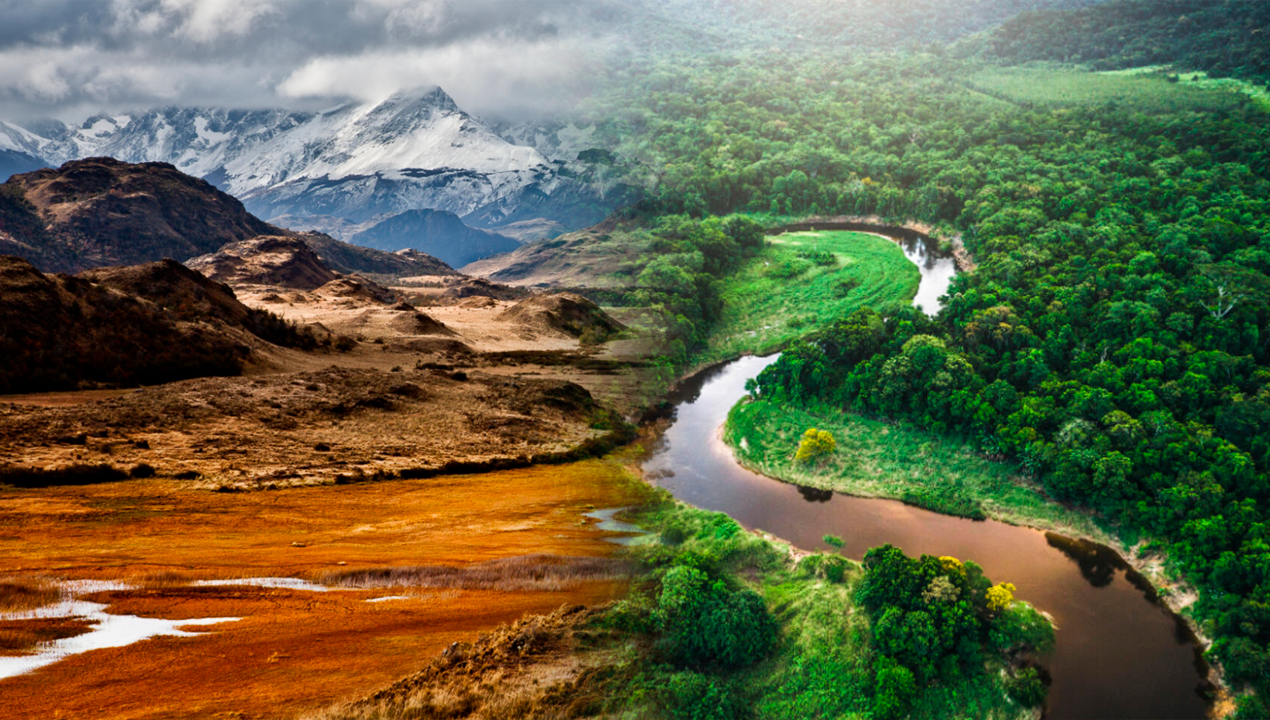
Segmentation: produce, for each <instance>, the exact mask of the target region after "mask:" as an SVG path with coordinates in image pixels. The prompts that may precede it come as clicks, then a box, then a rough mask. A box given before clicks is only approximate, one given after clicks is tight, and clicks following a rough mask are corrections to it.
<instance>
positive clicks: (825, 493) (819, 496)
mask: <svg viewBox="0 0 1270 720" xmlns="http://www.w3.org/2000/svg"><path fill="white" fill-rule="evenodd" d="M795 487H797V488H798V494H799V495H802V496H803V499H804V500H806V501H807V502H810V503H827V502H829V501H830V500H832V499H833V491H832V490H821V489H820V488H814V487H806V486H805V485H797V486H795Z"/></svg>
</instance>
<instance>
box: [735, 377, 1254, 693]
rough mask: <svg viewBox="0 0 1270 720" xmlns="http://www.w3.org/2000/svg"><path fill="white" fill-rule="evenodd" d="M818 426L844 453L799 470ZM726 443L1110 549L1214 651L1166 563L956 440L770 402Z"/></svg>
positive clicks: (775, 471) (774, 466)
mask: <svg viewBox="0 0 1270 720" xmlns="http://www.w3.org/2000/svg"><path fill="white" fill-rule="evenodd" d="M811 427H814V428H817V429H820V430H826V431H828V432H830V433H831V434H832V435H833V436H834V438H835V441H836V443H837V447H836V449H835V451H834V452H833V453H831V454H830V455H829V456H828V457H826V458H824V459H822V460H820V461H818V462H816V463H812V464H800V463H798V462H796V461H795V459H794V455H795V452H796V450H797V448H798V443H799V440H800V439H801V436H802V433H803V432H804V431H805V430H806V429H807V428H811ZM720 440H721V442H722V443H723V444H725V445H726V446H727V447H728V448H729V450H730V452H731V453H732V454H733V456H734V457H735V459H736V461H737V462H738V463H739V464H740V465H741V466H742V467H744V468H746V469H747V470H750V471H752V472H755V473H758V474H760V475H763V476H764V477H768V478H771V479H773V480H776V481H779V482H783V483H789V484H793V485H797V486H800V487H809V488H817V489H821V490H827V491H832V492H838V493H843V494H845V495H850V496H853V497H861V498H879V499H885V500H895V501H900V502H904V503H906V504H910V505H915V506H917V507H921V508H923V509H926V510H931V511H934V512H938V513H943V514H947V515H953V516H960V517H967V518H971V519H991V520H995V521H998V522H1003V523H1007V524H1010V525H1016V526H1020V527H1025V528H1032V529H1036V530H1043V531H1047V532H1054V533H1058V534H1060V535H1062V536H1066V537H1068V538H1073V539H1076V540H1079V541H1087V542H1092V543H1097V544H1099V545H1102V546H1106V547H1108V548H1110V549H1112V550H1114V552H1115V553H1116V554H1117V555H1118V556H1119V559H1120V560H1121V561H1122V562H1123V563H1125V565H1126V567H1129V568H1132V569H1133V570H1134V571H1136V573H1137V574H1138V575H1139V576H1140V577H1141V578H1143V580H1144V581H1145V582H1147V583H1149V585H1150V589H1151V593H1152V594H1153V595H1154V597H1155V598H1156V599H1157V600H1158V602H1160V603H1161V604H1162V605H1164V606H1165V607H1167V608H1168V609H1169V610H1170V611H1171V612H1172V613H1173V614H1174V615H1176V616H1177V617H1178V618H1179V619H1180V620H1181V621H1183V622H1184V623H1185V624H1186V627H1187V628H1188V631H1189V633H1190V634H1192V635H1193V636H1194V637H1195V639H1196V641H1197V642H1198V643H1199V644H1200V647H1201V648H1202V649H1203V650H1207V649H1208V648H1209V647H1210V646H1211V645H1212V639H1211V638H1210V637H1209V636H1208V635H1207V634H1206V633H1204V631H1203V628H1202V627H1201V626H1200V625H1199V624H1198V623H1197V622H1196V621H1195V620H1194V618H1193V617H1192V615H1191V613H1190V608H1191V605H1192V603H1194V602H1195V601H1196V600H1197V599H1198V594H1197V592H1196V591H1195V589H1194V588H1193V587H1192V586H1190V585H1189V583H1187V582H1186V581H1185V580H1184V579H1183V578H1181V577H1180V576H1179V575H1178V574H1176V573H1174V572H1170V568H1169V565H1168V563H1167V559H1166V558H1165V557H1163V556H1161V555H1160V554H1158V553H1154V552H1144V548H1145V547H1146V543H1145V542H1142V541H1140V540H1137V539H1126V538H1125V537H1123V536H1122V535H1121V534H1120V533H1119V532H1117V529H1116V528H1115V527H1113V526H1111V525H1109V524H1106V523H1104V522H1101V521H1100V520H1099V519H1098V518H1097V517H1096V516H1094V515H1093V514H1091V513H1089V512H1087V511H1081V510H1078V509H1074V508H1070V507H1068V506H1066V505H1063V504H1061V503H1059V502H1058V501H1056V500H1054V499H1052V498H1050V497H1049V496H1048V495H1047V494H1046V493H1045V491H1044V489H1043V488H1042V487H1041V486H1040V485H1039V484H1038V483H1037V482H1036V481H1035V480H1034V479H1033V478H1030V477H1028V476H1026V475H1025V474H1024V473H1022V472H1021V471H1020V470H1019V469H1018V468H1017V467H1016V466H1015V465H1013V464H1011V463H1007V462H1004V461H1000V460H994V459H988V458H984V457H982V456H980V455H978V454H976V453H974V452H972V451H971V450H969V449H968V448H967V447H966V446H965V445H964V444H962V443H960V442H958V441H956V440H953V439H949V438H946V437H943V436H940V435H937V434H934V433H929V432H925V431H922V430H920V429H917V428H912V427H908V426H905V425H903V424H892V423H885V422H882V421H879V420H874V419H870V418H865V417H863V416H860V415H855V414H852V413H848V412H842V411H840V410H836V409H833V408H816V409H814V410H806V409H799V408H792V407H789V406H777V405H775V404H773V403H771V402H768V401H764V400H745V401H742V402H741V403H738V404H737V405H736V406H735V407H733V408H732V410H731V412H730V413H729V415H728V420H727V423H726V424H725V425H724V426H723V428H722V431H721V434H720ZM1207 672H1208V680H1209V682H1211V683H1212V684H1213V685H1214V686H1215V687H1216V688H1217V689H1218V697H1217V702H1216V703H1215V705H1214V707H1215V708H1218V709H1217V710H1215V714H1214V717H1224V716H1225V715H1227V714H1229V713H1230V712H1232V711H1233V705H1232V704H1231V703H1230V702H1229V699H1230V693H1229V688H1227V687H1226V685H1225V683H1224V679H1223V677H1222V674H1221V671H1220V669H1219V668H1217V667H1216V666H1212V665H1208V666H1207ZM1221 708H1224V710H1223V709H1221Z"/></svg>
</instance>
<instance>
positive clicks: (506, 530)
mask: <svg viewBox="0 0 1270 720" xmlns="http://www.w3.org/2000/svg"><path fill="white" fill-rule="evenodd" d="M639 495H640V486H639V485H638V484H635V483H633V482H631V481H630V479H629V476H628V475H627V474H626V473H625V471H624V470H623V469H622V467H621V466H620V465H618V464H616V463H610V462H606V461H587V462H581V463H575V464H572V465H565V466H539V467H533V468H527V469H523V470H512V471H506V472H498V473H488V474H481V475H467V476H447V477H438V478H432V479H427V480H402V481H391V482H383V483H366V484H359V485H347V486H326V487H312V488H303V489H296V490H285V491H274V492H268V491H265V492H254V493H215V492H209V491H205V490H190V489H187V488H184V487H183V486H182V484H181V483H178V482H175V481H171V480H136V481H129V482H124V483H118V484H111V485H98V486H88V487H77V488H50V489H44V490H7V491H0V553H2V554H3V557H4V558H5V567H4V568H3V573H4V574H5V575H6V576H7V577H8V578H9V579H12V580H16V581H18V582H23V581H25V582H32V581H39V580H41V579H59V580H84V579H94V580H119V581H123V582H126V583H129V584H131V585H133V586H135V589H132V590H122V591H111V592H101V593H96V594H94V595H90V596H88V598H87V599H91V600H93V601H96V602H103V603H108V604H109V605H110V607H109V608H108V612H110V613H112V614H131V615H140V616H143V617H161V618H168V619H185V618H207V617H240V618H242V619H241V620H240V621H237V622H230V623H224V624H221V625H214V626H200V627H197V628H190V629H191V630H193V631H197V632H199V633H201V634H200V635H199V636H197V637H184V638H178V637H159V638H153V639H150V640H145V641H142V642H140V643H136V644H134V645H130V646H127V647H123V648H116V649H103V650H94V651H90V652H88V653H85V654H81V655H77V656H73V657H71V658H69V659H66V660H63V661H61V662H59V663H57V664H54V665H50V666H48V667H45V668H43V669H39V670H36V671H34V672H31V673H28V674H26V675H21V676H18V677H14V678H9V679H6V680H0V718H4V719H6V720H7V719H8V718H24V719H26V718H30V719H32V720H39V719H42V718H92V719H93V720H112V719H122V718H241V719H247V718H285V717H292V716H294V715H297V714H299V713H301V712H303V711H306V710H310V709H314V708H320V707H325V706H327V705H329V704H330V703H332V702H333V701H339V700H343V699H349V698H355V697H358V696H361V695H365V694H367V693H369V692H372V691H374V690H376V689H378V688H380V687H382V686H384V685H387V684H389V683H391V682H392V681H394V680H396V679H398V678H400V677H402V676H404V675H407V674H409V673H410V672H412V671H414V670H416V669H418V668H420V667H422V666H423V665H424V664H425V663H427V662H428V661H429V660H430V659H431V658H432V657H433V656H434V655H435V654H436V653H437V652H439V651H440V650H442V649H444V648H445V647H446V646H447V645H449V644H450V643H452V642H454V641H457V640H471V639H473V638H474V637H476V636H477V635H479V634H480V632H482V631H486V630H490V629H492V628H494V627H495V626H497V625H499V624H501V623H505V622H510V621H513V620H515V619H517V618H519V617H520V616H522V615H523V614H525V613H545V612H549V611H551V610H553V609H555V608H557V607H559V606H560V605H562V604H566V603H567V604H589V603H598V602H605V601H608V600H610V599H613V598H616V597H618V596H619V595H621V593H622V592H623V591H624V583H623V582H622V581H621V580H620V579H614V577H613V576H605V575H599V576H597V579H586V578H585V577H584V578H583V579H571V580H570V581H568V582H565V583H563V584H561V585H560V586H559V587H555V586H547V585H543V586H541V587H537V586H529V587H528V589H520V590H515V589H510V590H509V589H501V588H499V587H497V586H493V587H490V586H488V583H487V584H486V585H485V586H482V588H481V589H472V588H471V586H470V585H465V586H462V587H437V586H435V585H433V586H429V587H425V588H414V589H412V588H409V587H378V588H374V589H345V588H338V589H333V590H332V591H330V592H310V591H304V590H287V589H278V588H261V587H251V586H218V587H193V586H190V585H188V584H187V582H188V581H191V580H196V579H232V578H247V577H297V578H304V579H314V580H320V579H322V578H323V577H332V576H335V575H338V574H340V573H347V572H350V571H355V570H358V569H363V568H364V569H378V568H392V567H403V568H405V567H416V568H417V567H423V568H427V567H429V566H437V565H447V566H466V565H470V564H473V563H478V562H486V561H490V560H497V559H501V558H514V557H518V556H523V555H532V554H541V553H545V554H554V555H562V556H588V557H598V556H606V555H610V554H612V552H613V550H614V548H615V546H614V545H613V544H612V543H608V542H605V540H604V537H605V533H603V532H601V531H598V530H597V529H596V528H594V527H593V522H592V521H588V520H587V519H586V518H583V517H582V514H583V513H584V512H587V511H588V510H589V509H591V508H592V507H595V508H604V507H615V506H622V505H628V504H631V503H632V502H636V501H637V500H638V497H639ZM494 566H495V567H500V566H499V565H498V564H497V563H496V564H494ZM406 576H407V577H409V576H410V574H409V573H407V574H406ZM509 587H512V588H516V587H521V588H524V587H526V586H524V585H523V584H520V585H517V584H515V583H509ZM395 596H407V599H404V600H390V601H386V602H377V603H369V602H366V601H367V600H368V599H371V598H375V597H395ZM20 624H21V623H8V624H7V625H6V628H5V629H6V630H10V631H15V632H16V631H19V630H20V628H17V627H14V628H10V627H8V625H20Z"/></svg>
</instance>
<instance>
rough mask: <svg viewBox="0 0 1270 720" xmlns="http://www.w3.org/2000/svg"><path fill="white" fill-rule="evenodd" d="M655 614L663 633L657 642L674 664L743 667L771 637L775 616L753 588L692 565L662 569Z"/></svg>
mask: <svg viewBox="0 0 1270 720" xmlns="http://www.w3.org/2000/svg"><path fill="white" fill-rule="evenodd" d="M654 619H655V621H656V623H657V626H658V629H660V630H661V631H662V633H663V634H662V637H661V640H660V641H659V647H660V649H661V651H662V652H663V654H664V655H665V656H666V659H667V660H669V661H670V662H671V663H673V664H674V665H676V666H678V667H693V668H716V667H717V668H723V669H733V668H741V667H747V666H749V665H752V664H754V663H755V662H758V661H759V660H761V659H762V658H763V657H764V656H766V655H767V654H768V653H769V652H770V651H771V649H772V647H773V645H774V644H775V642H776V622H775V621H774V620H773V619H772V616H771V615H770V614H769V613H768V611H767V606H766V605H765V604H764V603H763V599H762V598H761V597H759V596H758V594H757V593H755V592H754V591H752V590H748V589H744V588H742V589H733V588H730V587H728V586H727V585H726V584H725V583H724V582H723V581H721V580H712V579H711V578H710V576H709V575H707V574H706V573H705V572H704V571H702V570H699V569H697V568H695V567H688V566H684V565H678V566H676V567H673V568H671V569H670V571H669V572H667V573H666V576H665V577H664V578H663V579H662V588H661V595H660V596H659V598H658V603H657V609H656V611H655V612H654Z"/></svg>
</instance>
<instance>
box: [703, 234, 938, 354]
mask: <svg viewBox="0 0 1270 720" xmlns="http://www.w3.org/2000/svg"><path fill="white" fill-rule="evenodd" d="M920 279H921V276H920V274H919V273H918V270H917V267H916V266H915V265H913V264H912V263H911V262H909V260H908V258H906V257H904V252H903V251H902V250H901V249H900V247H899V246H898V245H896V244H895V243H893V242H891V241H889V240H886V239H884V238H880V237H877V236H876V235H869V234H867V233H858V232H840V231H829V232H799V233H785V234H783V235H776V236H772V237H769V238H768V245H767V247H765V248H764V249H763V250H762V251H761V252H760V253H759V254H758V255H757V256H755V257H754V258H753V259H751V260H750V261H749V262H747V263H746V264H745V266H744V267H742V268H741V269H740V270H738V271H737V272H736V273H735V274H733V275H732V276H730V277H729V278H727V279H726V280H725V281H724V282H725V285H724V288H723V292H722V296H723V317H722V318H721V319H720V320H719V322H718V324H717V325H716V327H715V329H714V332H713V333H712V336H711V338H710V343H709V345H708V346H707V347H706V349H705V350H704V351H703V352H702V354H701V358H700V360H701V362H703V363H709V362H715V361H719V360H723V359H726V358H729V357H735V356H737V355H741V354H745V353H754V354H760V355H761V354H767V353H770V352H775V351H777V350H779V349H781V348H782V347H784V346H785V345H787V344H788V343H790V342H792V341H793V340H796V339H798V338H800V337H802V336H804V335H808V334H810V333H814V332H816V331H817V330H819V329H821V328H823V327H827V326H828V325H829V324H830V323H832V322H833V321H834V320H836V319H838V318H841V317H844V316H846V315H848V314H850V313H851V312H852V311H853V310H856V309H857V308H861V307H865V306H869V307H874V308H877V309H879V310H882V309H885V308H887V307H892V306H898V305H907V304H908V303H910V302H912V300H913V296H914V295H915V294H916V293H917V285H918V283H919V281H920Z"/></svg>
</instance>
